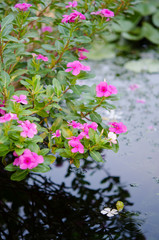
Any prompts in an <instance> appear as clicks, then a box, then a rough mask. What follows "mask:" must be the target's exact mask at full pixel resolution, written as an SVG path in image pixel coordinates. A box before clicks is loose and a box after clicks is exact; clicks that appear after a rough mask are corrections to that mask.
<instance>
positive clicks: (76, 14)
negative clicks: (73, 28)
mask: <svg viewBox="0 0 159 240" xmlns="http://www.w3.org/2000/svg"><path fill="white" fill-rule="evenodd" d="M76 19H81V20H85V19H86V17H85V16H84V15H83V14H82V13H80V12H78V11H76V10H73V13H71V14H70V15H63V19H62V21H61V22H62V23H64V22H66V23H68V22H69V23H71V22H75V20H76Z"/></svg>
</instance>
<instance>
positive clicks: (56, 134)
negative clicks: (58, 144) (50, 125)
mask: <svg viewBox="0 0 159 240" xmlns="http://www.w3.org/2000/svg"><path fill="white" fill-rule="evenodd" d="M60 136H61V131H60V130H59V129H57V130H56V132H55V133H53V134H52V138H55V137H56V138H58V137H60Z"/></svg>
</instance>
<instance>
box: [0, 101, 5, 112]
mask: <svg viewBox="0 0 159 240" xmlns="http://www.w3.org/2000/svg"><path fill="white" fill-rule="evenodd" d="M0 102H2V104H0V107H5V105H4V103H5V101H4V100H3V101H2V100H0ZM5 113H6V112H5V111H4V110H3V109H1V108H0V114H1V115H4V114H5Z"/></svg>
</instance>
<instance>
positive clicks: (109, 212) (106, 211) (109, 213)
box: [101, 208, 118, 217]
mask: <svg viewBox="0 0 159 240" xmlns="http://www.w3.org/2000/svg"><path fill="white" fill-rule="evenodd" d="M101 214H104V215H105V214H107V216H108V217H113V216H114V215H116V214H118V211H117V210H116V209H111V208H104V209H103V210H102V211H101Z"/></svg>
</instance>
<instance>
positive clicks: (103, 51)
mask: <svg viewBox="0 0 159 240" xmlns="http://www.w3.org/2000/svg"><path fill="white" fill-rule="evenodd" d="M86 55H87V57H88V58H89V59H91V60H102V59H109V58H113V57H115V51H114V44H106V43H104V42H103V43H102V42H100V43H96V44H93V46H92V49H91V50H90V52H89V53H88V54H86Z"/></svg>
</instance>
